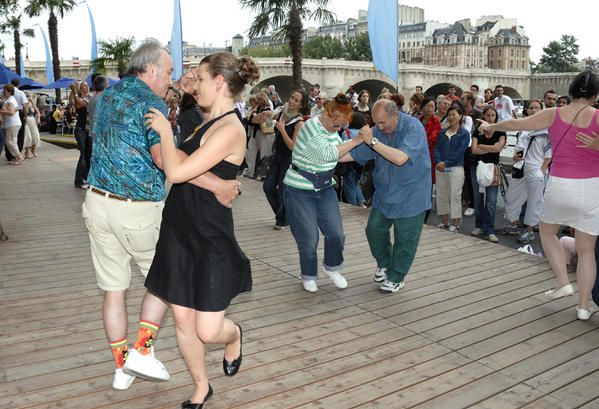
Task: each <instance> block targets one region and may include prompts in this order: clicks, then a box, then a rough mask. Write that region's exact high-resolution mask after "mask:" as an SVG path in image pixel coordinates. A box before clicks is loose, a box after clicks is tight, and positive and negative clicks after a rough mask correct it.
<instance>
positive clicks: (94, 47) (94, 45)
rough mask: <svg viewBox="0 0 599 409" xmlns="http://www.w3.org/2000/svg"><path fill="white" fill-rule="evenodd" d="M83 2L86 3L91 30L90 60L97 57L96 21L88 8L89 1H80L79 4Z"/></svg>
mask: <svg viewBox="0 0 599 409" xmlns="http://www.w3.org/2000/svg"><path fill="white" fill-rule="evenodd" d="M83 3H85V4H86V5H87V12H88V14H89V25H90V26H91V30H92V50H91V59H92V61H93V60H95V59H96V58H98V42H97V41H96V23H95V22H94V16H93V15H92V10H91V9H90V8H89V3H88V2H87V1H82V2H81V3H79V4H83Z"/></svg>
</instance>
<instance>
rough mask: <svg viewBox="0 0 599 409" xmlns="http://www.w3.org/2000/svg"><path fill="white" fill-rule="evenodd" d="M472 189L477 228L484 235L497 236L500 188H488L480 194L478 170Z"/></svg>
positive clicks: (474, 170)
mask: <svg viewBox="0 0 599 409" xmlns="http://www.w3.org/2000/svg"><path fill="white" fill-rule="evenodd" d="M471 175H472V188H473V190H474V210H475V212H476V213H475V226H476V227H478V228H479V229H481V230H482V231H483V233H484V234H486V235H489V234H495V212H496V209H497V192H498V191H499V186H487V187H486V188H485V193H484V194H483V193H480V192H479V191H478V190H479V185H478V181H477V180H476V168H474V169H473V171H472V173H471Z"/></svg>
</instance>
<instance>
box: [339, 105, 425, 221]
mask: <svg viewBox="0 0 599 409" xmlns="http://www.w3.org/2000/svg"><path fill="white" fill-rule="evenodd" d="M372 132H373V136H374V137H376V138H377V139H378V140H379V141H380V142H381V143H384V144H385V145H388V146H391V147H393V148H396V149H399V150H401V151H402V152H404V153H405V154H406V155H408V157H409V159H408V161H407V162H406V163H404V164H403V165H402V166H397V165H395V164H393V163H392V162H390V161H388V160H387V159H385V158H383V157H382V156H381V155H379V154H378V153H376V152H375V151H374V150H373V149H371V148H370V146H368V145H365V144H361V145H359V146H358V147H356V148H354V149H353V150H352V151H351V156H352V158H353V159H354V160H355V161H356V162H358V163H360V164H364V163H366V162H367V161H369V160H370V159H374V161H375V166H374V170H373V174H372V180H373V182H374V187H375V192H374V198H373V207H374V208H376V209H378V210H380V211H381V212H382V213H383V214H384V215H385V217H387V218H389V219H398V218H402V217H412V216H416V215H418V214H420V213H422V212H424V211H425V210H428V209H430V208H431V193H432V181H431V160H430V155H429V150H428V143H427V141H426V132H425V131H424V127H423V126H422V123H420V121H419V120H418V119H416V118H414V117H411V116H409V115H407V114H404V113H402V112H400V113H399V121H398V123H397V126H396V127H395V130H394V131H393V134H392V135H386V134H384V133H383V132H382V131H380V130H379V129H378V128H373V130H372Z"/></svg>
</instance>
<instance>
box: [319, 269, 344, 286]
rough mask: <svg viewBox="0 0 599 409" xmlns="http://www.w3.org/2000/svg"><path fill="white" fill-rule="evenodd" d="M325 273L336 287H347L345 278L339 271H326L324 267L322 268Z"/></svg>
mask: <svg viewBox="0 0 599 409" xmlns="http://www.w3.org/2000/svg"><path fill="white" fill-rule="evenodd" d="M322 269H323V271H324V272H325V273H326V275H328V276H329V278H330V279H331V280H332V281H333V283H335V286H336V287H337V288H347V280H346V279H345V277H343V276H342V275H341V273H340V272H339V271H328V270H327V269H326V268H324V267H323V268H322Z"/></svg>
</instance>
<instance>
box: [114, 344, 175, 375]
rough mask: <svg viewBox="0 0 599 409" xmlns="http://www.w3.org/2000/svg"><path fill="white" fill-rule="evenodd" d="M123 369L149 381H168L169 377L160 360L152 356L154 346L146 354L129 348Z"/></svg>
mask: <svg viewBox="0 0 599 409" xmlns="http://www.w3.org/2000/svg"><path fill="white" fill-rule="evenodd" d="M123 371H124V372H125V373H126V374H129V375H135V376H139V377H140V378H144V379H148V380H150V381H168V380H169V379H170V378H171V377H170V375H169V374H168V371H167V370H166V368H165V367H164V365H163V364H162V362H160V361H159V360H158V359H156V358H155V357H154V348H152V352H151V353H149V354H147V355H142V354H140V353H139V352H138V351H137V350H136V349H132V350H130V351H129V355H128V356H127V360H126V361H125V366H124V367H123Z"/></svg>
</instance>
